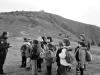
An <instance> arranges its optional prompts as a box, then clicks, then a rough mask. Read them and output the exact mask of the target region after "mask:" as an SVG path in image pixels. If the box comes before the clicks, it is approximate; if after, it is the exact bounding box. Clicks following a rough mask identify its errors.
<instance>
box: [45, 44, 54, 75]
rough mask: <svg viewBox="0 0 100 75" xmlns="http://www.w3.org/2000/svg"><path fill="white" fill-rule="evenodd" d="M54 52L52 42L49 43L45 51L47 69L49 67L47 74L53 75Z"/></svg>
mask: <svg viewBox="0 0 100 75" xmlns="http://www.w3.org/2000/svg"><path fill="white" fill-rule="evenodd" d="M53 57H54V53H53V50H52V44H50V43H48V44H47V49H46V51H45V57H44V59H45V60H46V69H47V75H52V72H51V71H52V63H53V62H52V61H53Z"/></svg>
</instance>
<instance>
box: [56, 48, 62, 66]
mask: <svg viewBox="0 0 100 75" xmlns="http://www.w3.org/2000/svg"><path fill="white" fill-rule="evenodd" d="M61 52H62V48H59V49H58V50H57V53H56V62H57V65H58V66H60V57H59V54H60V53H61Z"/></svg>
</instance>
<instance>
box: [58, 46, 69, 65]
mask: <svg viewBox="0 0 100 75" xmlns="http://www.w3.org/2000/svg"><path fill="white" fill-rule="evenodd" d="M59 57H60V64H61V65H63V66H70V65H71V64H69V63H67V62H66V60H65V57H66V49H65V48H63V49H62V52H61V53H60V54H59Z"/></svg>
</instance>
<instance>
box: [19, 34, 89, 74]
mask: <svg viewBox="0 0 100 75" xmlns="http://www.w3.org/2000/svg"><path fill="white" fill-rule="evenodd" d="M80 39H81V40H80V41H78V46H77V47H76V48H75V49H72V47H71V44H70V40H69V39H68V38H64V39H63V40H62V41H59V46H57V47H56V46H55V45H54V44H53V43H52V42H53V40H52V37H45V36H43V37H39V38H38V39H35V40H33V41H29V40H26V39H24V41H25V43H24V45H23V46H22V47H21V49H20V50H21V54H22V65H21V68H25V70H30V69H32V74H34V75H37V74H38V72H41V64H42V63H43V62H44V63H46V65H45V66H46V69H47V72H46V74H47V75H52V64H53V63H55V62H56V63H57V75H68V74H67V72H68V71H70V70H71V63H72V62H73V60H74V59H73V60H71V59H69V58H68V57H67V56H68V53H69V54H70V52H72V51H73V50H75V51H74V55H75V59H76V61H77V66H76V74H77V75H83V74H84V73H83V71H84V70H86V64H87V63H86V51H89V50H90V44H89V42H87V41H86V36H85V35H84V34H81V35H80ZM24 46H25V48H24ZM67 61H70V62H67Z"/></svg>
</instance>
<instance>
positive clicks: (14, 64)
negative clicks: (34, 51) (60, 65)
mask: <svg viewBox="0 0 100 75" xmlns="http://www.w3.org/2000/svg"><path fill="white" fill-rule="evenodd" d="M10 42H12V44H13V46H12V47H11V48H9V51H8V54H7V57H6V61H5V64H4V72H6V73H7V75H31V70H30V71H26V70H25V69H24V68H20V65H21V54H20V47H21V45H22V44H23V42H22V41H21V40H20V39H17V40H16V39H13V40H10ZM73 45H74V44H73ZM91 53H92V56H93V60H92V61H91V62H90V63H88V64H87V70H86V71H84V75H100V48H99V47H95V46H92V47H91ZM75 67H76V61H74V62H73V64H72V69H71V71H70V72H68V75H76V73H75ZM56 68H57V66H56V63H54V64H53V66H52V75H56ZM45 72H46V67H45V62H44V63H42V72H40V73H38V75H45Z"/></svg>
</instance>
